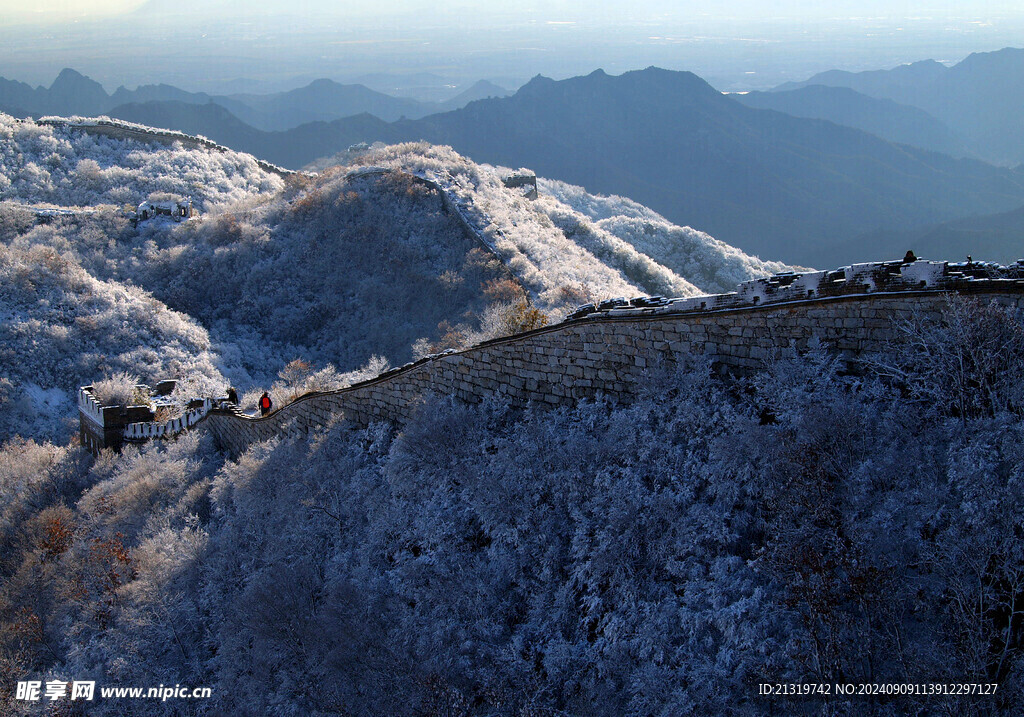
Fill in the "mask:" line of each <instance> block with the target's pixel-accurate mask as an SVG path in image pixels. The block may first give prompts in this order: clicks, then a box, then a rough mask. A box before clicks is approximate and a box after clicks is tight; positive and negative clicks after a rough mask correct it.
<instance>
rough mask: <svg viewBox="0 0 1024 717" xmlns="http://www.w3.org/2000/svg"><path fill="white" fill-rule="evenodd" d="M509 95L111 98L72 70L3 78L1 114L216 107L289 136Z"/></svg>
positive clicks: (159, 88) (477, 88)
mask: <svg viewBox="0 0 1024 717" xmlns="http://www.w3.org/2000/svg"><path fill="white" fill-rule="evenodd" d="M507 94H508V91H507V90H505V89H503V88H501V87H498V86H497V85H495V84H493V83H491V82H488V81H486V80H481V81H479V82H477V83H476V84H474V85H472V86H470V87H466V88H465V89H463V90H462V91H461V92H460V93H458V94H457V95H456V96H454V97H452V98H451V99H448V100H445V101H443V102H420V101H417V100H414V99H408V98H401V97H392V96H390V95H387V94H384V93H382V92H377V91H375V90H371V89H369V88H368V87H365V86H364V85H360V84H351V85H343V84H339V83H337V82H334V81H333V80H327V79H320V80H315V81H313V82H311V83H310V84H308V85H306V86H305V87H300V88H298V89H294V90H289V91H287V92H276V93H272V94H264V95H261V94H253V93H248V94H235V95H208V94H206V93H205V92H188V91H186V90H182V89H179V88H177V87H174V86H172V85H166V84H159V85H141V86H140V87H138V88H136V89H134V90H128V89H126V88H124V87H119V88H117V90H115V91H114V92H113V94H110V95H108V94H107V92H106V90H104V89H103V87H102V85H100V84H99V83H98V82H96V81H94V80H91V79H90V78H88V77H86V76H84V75H82V74H81V73H79V72H76V71H75V70H72V69H64V70H62V71H61V73H60V74H59V75H58V76H57V79H56V80H54V82H53V84H52V85H51V86H50V87H48V88H47V87H35V88H33V87H31V86H29V85H27V84H25V83H23V82H16V81H13V80H6V79H3V78H0V110H2V111H4V112H7V113H8V114H13V115H15V116H27V115H31V116H36V117H38V116H41V115H47V114H56V115H68V114H79V115H85V116H91V115H99V114H110V113H111V112H112V111H113V110H115V109H116V108H118V107H121V106H123V105H134V104H142V103H148V102H179V103H185V104H191V105H205V104H209V103H214V104H217V105H220V106H221V107H224V108H226V109H228V110H229V111H230V112H231V113H232V114H234V115H235V116H236V117H238V118H239V119H241V120H242V121H243V122H245V123H247V124H249V125H251V126H252V127H254V128H256V129H262V130H268V131H280V130H286V129H289V128H291V127H296V126H298V125H301V124H304V123H308V122H320V121H329V120H334V119H338V118H341V117H349V116H352V115H357V114H361V113H364V112H366V113H370V114H373V115H374V116H376V117H380V118H381V119H384V120H397V119H400V118H403V117H408V118H418V117H424V116H426V115H429V114H434V113H436V112H445V111H449V110H453V109H458V108H459V107H462V106H463V105H465V104H467V103H468V102H471V101H473V100H477V99H482V98H485V97H503V96H505V95H507ZM176 129H177V128H176Z"/></svg>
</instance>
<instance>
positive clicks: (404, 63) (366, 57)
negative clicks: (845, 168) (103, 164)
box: [0, 0, 1024, 93]
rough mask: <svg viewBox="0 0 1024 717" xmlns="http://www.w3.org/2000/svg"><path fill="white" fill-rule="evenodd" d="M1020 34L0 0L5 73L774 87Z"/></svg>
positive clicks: (327, 3)
mask: <svg viewBox="0 0 1024 717" xmlns="http://www.w3.org/2000/svg"><path fill="white" fill-rule="evenodd" d="M140 13H143V14H140ZM119 15H123V17H118V16H119ZM140 22H141V23H142V27H144V28H145V31H144V32H140ZM1022 44H1024V2H1021V0H720V1H719V2H713V1H712V0H633V1H632V2H623V0H500V1H493V0H490V1H487V2H480V1H478V0H371V1H369V2H361V1H360V0H349V1H348V2H345V1H344V0H342V1H340V2H339V0H288V1H287V2H281V0H0V75H3V76H4V77H6V78H8V79H18V80H21V81H24V82H28V83H30V84H40V85H47V86H48V85H49V84H50V83H51V82H52V81H53V78H54V77H56V75H57V73H58V72H59V71H60V70H61V69H62V68H64V67H73V68H75V69H77V70H79V71H81V72H83V73H85V74H87V75H89V76H90V77H92V78H94V79H96V80H98V81H99V82H101V83H102V84H103V85H104V86H106V87H107V88H108V90H113V89H114V88H116V87H117V86H118V85H121V84H124V85H126V86H129V87H134V86H136V85H138V84H143V83H154V82H168V83H170V84H176V85H178V86H180V87H184V88H185V89H191V90H203V91H207V92H218V93H219V92H228V91H236V90H237V91H243V90H244V91H250V90H249V89H248V88H249V87H250V86H252V87H254V88H255V89H253V90H252V91H269V90H268V88H272V87H273V88H283V87H288V88H290V87H297V86H299V85H300V84H301V83H304V82H308V81H310V80H312V79H316V78H320V77H330V78H332V79H336V80H339V81H357V80H355V79H354V78H361V77H363V76H365V75H367V74H372V73H415V72H429V73H433V74H434V75H437V76H440V77H443V78H445V80H446V81H448V82H451V83H454V84H462V83H469V82H471V81H474V80H477V79H481V78H487V79H490V80H492V81H496V82H498V84H502V85H503V86H506V87H516V86H518V84H519V83H522V82H525V81H526V80H527V79H529V78H530V77H532V76H533V75H535V74H538V73H542V74H545V75H548V76H551V77H568V76H571V75H574V74H585V73H588V72H591V71H592V70H594V69H596V68H598V67H600V68H603V69H605V70H606V71H608V72H610V73H613V74H615V73H619V72H623V71H626V70H631V69H640V68H643V67H647V66H649V65H657V66H659V67H666V68H668V69H685V70H691V71H694V72H696V73H698V74H700V75H701V76H702V77H704V78H705V79H708V80H709V81H711V82H712V83H713V84H714V85H715V86H716V87H719V88H720V89H726V90H741V89H764V88H766V87H770V86H774V85H775V84H778V83H780V82H783V81H787V80H801V79H806V78H807V77H809V76H810V75H811V74H813V73H815V72H820V71H822V70H826V69H831V68H842V69H850V70H859V69H877V68H882V67H892V66H894V65H897V64H900V63H904V62H912V61H915V60H922V59H936V60H940V61H944V62H955V61H959V60H961V59H963V58H964V57H966V56H967V55H968V54H970V53H971V52H986V51H991V50H997V49H999V48H1001V47H1006V46H1017V47H1019V46H1021V45H1022ZM236 80H245V81H246V82H248V81H250V80H251V81H254V82H255V83H256V84H255V85H252V83H248V84H246V82H243V83H241V84H239V82H236ZM358 81H362V80H358ZM239 88H242V90H239ZM385 89H386V88H385Z"/></svg>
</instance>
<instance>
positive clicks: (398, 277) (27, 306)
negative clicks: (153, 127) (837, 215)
mask: <svg viewBox="0 0 1024 717" xmlns="http://www.w3.org/2000/svg"><path fill="white" fill-rule="evenodd" d="M511 172H512V170H509V169H506V168H502V167H491V166H486V165H478V164H475V163H473V162H471V161H470V160H468V159H466V158H465V157H462V156H460V155H459V154H457V153H456V152H454V151H453V150H452V149H451V148H449V147H438V146H432V145H428V144H424V143H412V144H404V145H396V146H391V147H378V148H375V149H373V150H371V151H369V152H367V153H365V154H363V155H361V156H360V157H359V158H358V164H349V165H344V166H328V165H325V166H323V167H322V171H321V172H320V173H319V174H317V175H291V176H288V177H285V178H282V177H280V176H278V175H277V174H275V173H273V172H268V171H266V169H265V168H262V167H261V166H259V165H257V163H256V161H255V160H254V159H253V158H252V157H250V156H248V155H245V154H240V153H236V152H232V151H230V150H223V149H215V148H214V149H211V148H209V147H204V146H200V145H199V143H191V142H189V141H187V138H186V141H184V143H182V142H174V143H172V144H170V145H166V144H161V143H160V142H152V143H147V142H143V141H140V140H138V139H130V138H128V139H125V138H112V137H106V136H96V135H93V134H90V133H88V132H86V131H84V130H83V129H81V128H77V129H76V128H73V127H68V126H51V125H45V124H44V125H37V124H34V123H32V122H22V121H17V120H14V119H12V118H10V117H6V116H3V117H0V189H2V198H3V199H4V200H8V201H7V202H0V242H2V244H3V246H4V248H5V254H4V256H3V261H4V263H3V264H2V265H0V269H2V270H3V271H4V281H5V286H4V290H3V291H2V292H0V313H2V314H3V315H4V317H5V323H4V338H5V340H6V344H7V346H8V349H7V350H8V358H9V359H10V360H9V361H7V362H5V367H4V369H3V370H2V371H0V379H2V380H4V381H6V382H7V383H6V384H5V388H4V395H5V396H6V399H3V400H6V401H7V402H8V403H11V402H13V403H12V405H13V404H18V405H22V406H28V405H29V404H32V405H38V407H39V408H40V410H44V411H51V412H52V411H54V410H57V409H54V408H53V406H55V405H57V404H59V403H60V401H56V403H55V399H54V400H51V399H53V397H54V395H55V394H51V393H47V392H48V391H51V390H52V389H54V388H57V389H60V390H61V391H68V390H70V389H72V388H74V386H75V385H77V384H83V383H89V382H92V381H95V380H99V379H101V378H103V377H104V376H105V375H108V374H110V373H113V372H115V371H122V370H128V371H131V372H132V373H135V374H138V375H140V377H141V378H143V379H151V378H159V377H162V376H167V375H171V374H174V375H177V376H178V377H180V378H187V377H189V376H195V377H198V379H201V380H204V381H222V382H231V383H233V384H234V385H236V386H237V387H238V388H239V389H240V390H241V391H243V392H245V391H246V390H250V389H256V388H261V387H266V386H268V385H270V384H272V383H273V382H274V381H275V375H276V374H277V373H278V371H280V370H282V368H283V367H284V366H285V365H286V364H288V363H289V362H291V361H292V360H293V359H303V360H305V361H307V362H311V363H312V364H313V367H312V368H311V371H314V372H319V373H317V375H318V376H320V377H321V378H323V379H324V380H327V382H328V383H331V382H332V381H339V380H344V378H343V377H344V375H346V374H350V373H351V372H353V371H356V370H359V369H360V367H364V368H363V371H364V372H365V371H366V370H369V369H367V368H365V367H367V366H376V367H380V366H384V365H386V363H387V362H391V363H392V364H399V363H403V362H405V361H408V360H409V359H411V358H413V357H415V356H419V355H423V354H424V353H430V352H436V351H441V350H444V349H447V348H458V347H461V346H466V345H469V344H472V343H475V342H477V341H480V340H484V339H487V338H492V337H494V336H496V335H501V334H505V333H510V332H513V331H518V330H523V329H524V328H529V327H531V326H534V325H536V323H530V322H536V321H543V320H548V321H557V320H559V319H560V318H561V317H562V316H563V315H564V314H565V313H567V312H568V311H571V310H572V309H574V308H575V307H576V306H577V305H579V304H582V303H586V302H589V301H599V300H602V299H606V298H612V297H617V296H624V297H633V296H637V295H644V294H661V295H666V296H692V295H696V294H700V293H710V292H720V291H725V290H730V289H732V288H733V287H734V286H735V284H736V283H738V282H740V281H743V280H747V279H750V278H752V277H755V276H761V275H765V274H768V273H771V272H773V271H778V270H783V269H786V268H787V267H785V266H783V265H781V264H778V263H771V262H763V261H760V260H758V259H755V258H753V257H749V256H746V255H745V254H743V253H742V252H740V251H738V250H736V249H734V248H732V247H729V246H727V245H725V244H723V243H721V242H717V241H715V240H714V239H712V238H711V237H708V236H707V235H705V234H702V233H700V232H696V231H694V230H691V229H689V228H684V227H676V226H673V225H672V224H670V223H668V222H667V221H665V220H664V219H663V218H661V217H659V216H658V215H657V214H655V213H654V212H651V211H650V210H649V209H646V208H645V207H642V206H640V205H637V204H635V203H634V202H630V201H629V200H626V199H622V198H620V197H594V196H591V195H588V194H586V193H585V192H584V191H583V190H582V189H581V188H579V187H571V186H569V185H565V184H561V183H556V182H547V181H543V180H542V181H541V183H540V186H541V196H540V198H539V199H536V200H529V199H527V198H525V197H524V196H523V193H522V191H521V190H519V189H510V188H508V187H506V186H505V184H504V182H503V179H504V178H506V177H507V176H508V175H509V174H510V173H511ZM154 192H167V193H172V194H179V195H191V196H192V197H193V200H194V202H195V204H196V205H197V206H198V207H199V208H200V210H201V211H200V215H199V217H198V218H197V219H195V220H193V221H188V222H182V223H180V224H175V223H173V222H154V221H143V222H139V223H138V224H137V225H136V224H134V223H133V222H131V221H129V220H128V218H127V217H126V216H125V213H124V212H123V210H120V209H117V208H115V207H112V206H110V205H111V204H119V205H122V206H123V205H126V204H128V205H134V204H136V203H137V202H138V201H140V200H141V199H144V198H145V197H147V196H148V195H149V194H151V193H154ZM40 203H48V204H51V205H54V206H57V207H81V208H84V209H85V210H86V211H75V212H67V213H62V212H56V213H52V214H51V216H48V217H45V218H42V219H37V217H36V216H33V214H32V213H31V212H27V211H24V210H23V209H21V208H19V206H18V205H20V204H37V205H38V204H40ZM40 221H42V222H44V223H39V222H40ZM524 317H526V318H525V319H524ZM524 321H525V322H526V323H524ZM214 367H216V368H214ZM335 367H336V369H337V370H335ZM325 377H326V378H325ZM328 379H329V380H328ZM318 387H321V388H330V387H336V386H333V385H326V384H325V385H323V386H318ZM293 388H294V387H293ZM282 390H283V389H282ZM23 413H24V412H23ZM26 420H27V419H26Z"/></svg>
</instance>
